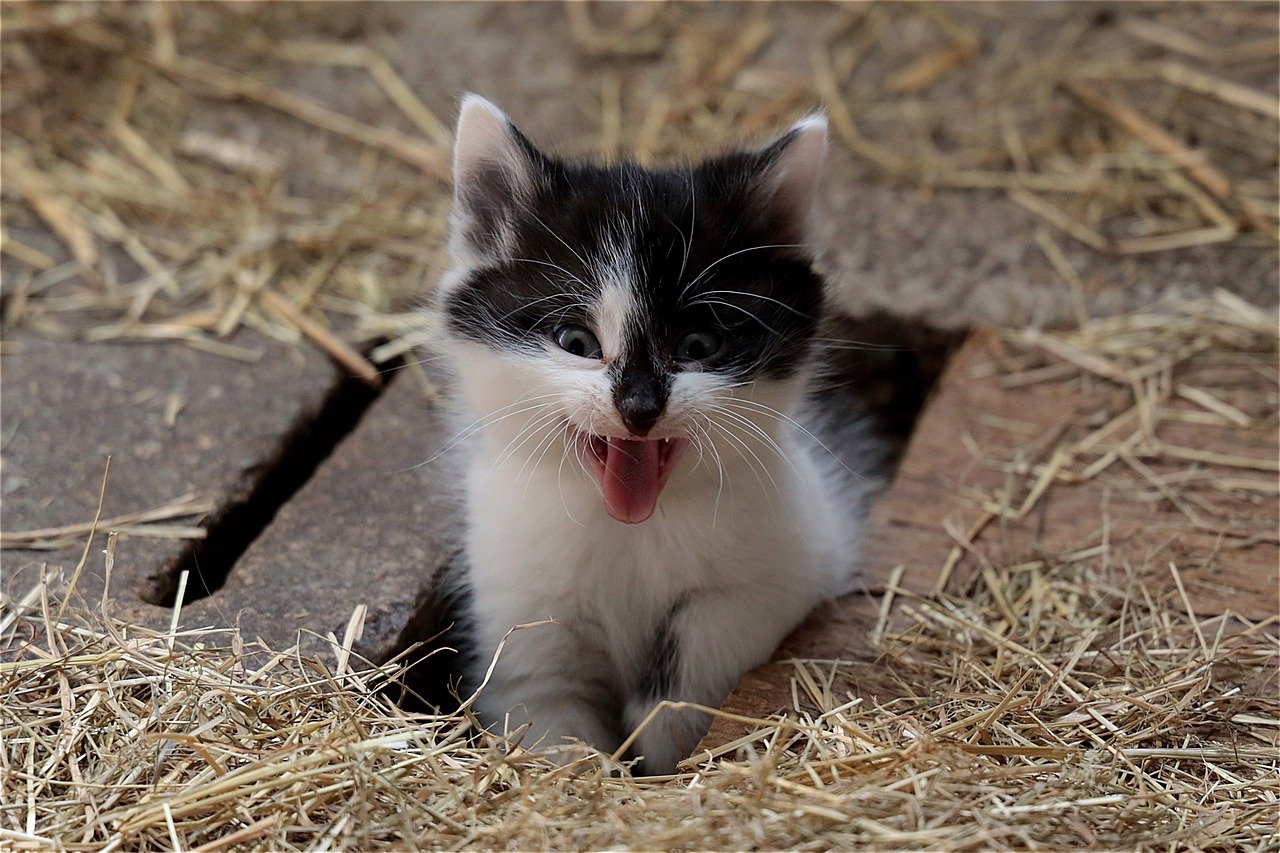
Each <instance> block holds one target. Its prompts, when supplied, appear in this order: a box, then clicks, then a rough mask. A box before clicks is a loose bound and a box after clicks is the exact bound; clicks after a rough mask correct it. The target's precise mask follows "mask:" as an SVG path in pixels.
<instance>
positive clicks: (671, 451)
mask: <svg viewBox="0 0 1280 853" xmlns="http://www.w3.org/2000/svg"><path fill="white" fill-rule="evenodd" d="M578 442H579V443H580V444H581V445H582V449H583V451H584V452H583V454H582V456H583V458H584V459H585V461H586V463H587V467H588V468H590V469H591V473H592V474H594V475H595V478H596V482H598V483H599V484H600V491H601V492H602V493H603V494H604V508H605V510H606V511H607V512H608V513H609V515H611V516H613V517H614V518H616V519H617V520H618V521H622V522H625V523H627V524H639V523H640V522H642V521H646V520H648V518H649V516H651V515H653V511H654V510H655V509H656V508H657V506H658V495H660V494H662V488H663V487H664V486H665V485H666V484H667V477H669V476H671V471H672V469H674V468H675V467H676V463H677V462H679V461H680V455H681V454H682V453H684V449H685V447H687V446H688V444H689V440H688V439H686V438H653V439H633V438H611V437H609V436H601V435H590V434H588V433H584V432H580V433H578Z"/></svg>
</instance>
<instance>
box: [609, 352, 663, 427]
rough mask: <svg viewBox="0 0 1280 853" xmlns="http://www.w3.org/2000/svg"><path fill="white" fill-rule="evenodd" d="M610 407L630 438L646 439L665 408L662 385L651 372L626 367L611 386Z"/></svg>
mask: <svg viewBox="0 0 1280 853" xmlns="http://www.w3.org/2000/svg"><path fill="white" fill-rule="evenodd" d="M613 404H614V406H616V407H617V409H618V414H619V415H620V416H621V417H622V423H623V424H625V425H626V427H627V429H629V430H630V431H631V434H632V435H646V434H648V432H649V430H651V429H653V425H654V424H655V423H657V422H658V418H660V417H662V410H663V409H664V408H666V405H667V387H666V383H665V382H664V381H663V380H662V379H661V378H660V377H659V376H657V375H656V374H655V373H654V372H653V371H652V370H646V369H644V368H638V367H631V366H627V367H625V368H623V370H622V374H621V375H620V376H619V377H618V379H617V381H616V382H614V385H613Z"/></svg>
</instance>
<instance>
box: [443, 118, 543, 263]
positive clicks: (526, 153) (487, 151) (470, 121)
mask: <svg viewBox="0 0 1280 853" xmlns="http://www.w3.org/2000/svg"><path fill="white" fill-rule="evenodd" d="M537 156H538V154H537V152H536V151H535V150H534V148H533V146H532V145H530V144H529V141H528V140H527V139H525V138H524V136H523V135H522V134H521V133H520V131H518V130H516V128H515V125H513V124H512V123H511V120H510V119H508V118H507V116H506V114H505V113H504V112H502V110H500V109H498V108H497V107H495V106H494V105H493V104H491V103H490V102H489V101H487V100H485V99H484V98H482V97H480V96H479V95H467V96H466V97H465V98H463V99H462V110H461V112H460V113H459V115H458V128H457V131H456V132H455V133H454V144H453V234H452V246H453V248H454V251H455V253H456V254H457V258H458V260H460V261H465V260H467V259H470V260H472V261H482V260H485V259H490V260H491V259H495V258H499V257H501V256H502V255H503V253H504V251H505V250H506V248H507V244H508V243H509V241H510V234H511V219H512V215H513V213H514V212H515V210H516V209H517V208H518V207H519V206H520V205H521V204H522V203H524V201H525V200H526V199H527V198H528V197H529V195H530V194H531V193H532V192H533V189H534V183H535V181H536V179H537V170H538V163H537V162H536V158H537Z"/></svg>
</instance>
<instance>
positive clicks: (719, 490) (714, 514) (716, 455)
mask: <svg viewBox="0 0 1280 853" xmlns="http://www.w3.org/2000/svg"><path fill="white" fill-rule="evenodd" d="M703 419H704V420H706V421H707V422H708V423H709V422H710V418H707V417H706V416H705V415H703ZM693 426H694V427H695V428H696V429H697V430H698V432H699V433H701V434H702V435H703V437H704V438H706V440H707V449H708V450H710V451H711V456H712V458H713V459H714V460H715V463H716V473H717V474H718V475H719V477H720V482H719V484H718V485H717V486H716V502H715V506H714V507H713V508H712V510H711V527H712V529H713V530H714V529H715V526H716V519H718V518H719V517H720V497H721V495H723V494H724V484H725V471H724V461H723V460H721V458H720V452H719V451H718V450H716V443H715V442H714V441H713V440H712V439H711V433H709V432H707V430H706V428H705V427H703V426H702V425H700V424H698V423H697V422H694V424H693ZM729 491H731V492H732V491H733V486H732V485H730V487H729Z"/></svg>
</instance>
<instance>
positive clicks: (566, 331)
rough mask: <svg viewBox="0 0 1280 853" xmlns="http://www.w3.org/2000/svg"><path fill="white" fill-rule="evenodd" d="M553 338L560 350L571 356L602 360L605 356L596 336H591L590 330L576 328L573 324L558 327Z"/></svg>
mask: <svg viewBox="0 0 1280 853" xmlns="http://www.w3.org/2000/svg"><path fill="white" fill-rule="evenodd" d="M551 337H553V338H555V341H556V344H557V345H558V346H559V347H560V349H562V350H564V351H565V352H567V353H569V355H576V356H578V357H580V358H600V357H601V356H602V355H604V353H603V352H602V351H601V350H600V341H598V340H596V336H595V335H593V334H591V331H590V330H589V329H584V328H583V327H582V326H575V325H574V324H573V323H565V324H564V325H561V326H556V330H555V331H554V332H552V333H551Z"/></svg>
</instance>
